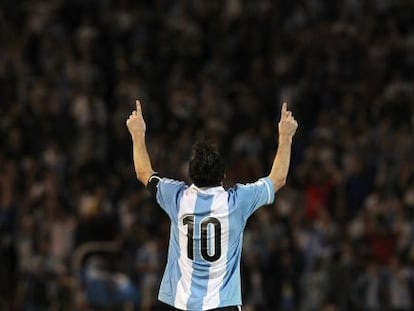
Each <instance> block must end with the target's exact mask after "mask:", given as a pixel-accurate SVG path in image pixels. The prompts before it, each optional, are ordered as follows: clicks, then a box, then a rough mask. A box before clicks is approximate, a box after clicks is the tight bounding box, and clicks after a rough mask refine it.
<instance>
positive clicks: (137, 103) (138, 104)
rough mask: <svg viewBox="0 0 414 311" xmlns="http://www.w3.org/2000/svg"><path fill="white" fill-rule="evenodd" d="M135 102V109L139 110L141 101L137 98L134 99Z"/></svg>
mask: <svg viewBox="0 0 414 311" xmlns="http://www.w3.org/2000/svg"><path fill="white" fill-rule="evenodd" d="M135 104H136V105H137V111H141V103H140V101H139V100H138V99H137V100H136V101H135Z"/></svg>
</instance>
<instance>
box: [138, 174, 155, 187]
mask: <svg viewBox="0 0 414 311" xmlns="http://www.w3.org/2000/svg"><path fill="white" fill-rule="evenodd" d="M135 174H136V177H137V179H138V180H139V181H140V182H141V183H142V184H143V185H144V186H145V187H146V186H147V184H148V179H149V178H150V177H151V175H152V172H146V171H145V172H140V171H136V172H135Z"/></svg>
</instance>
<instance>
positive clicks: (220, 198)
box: [203, 191, 229, 310]
mask: <svg viewBox="0 0 414 311" xmlns="http://www.w3.org/2000/svg"><path fill="white" fill-rule="evenodd" d="M227 199H228V193H227V192H226V191H220V192H218V193H216V194H215V195H214V199H213V202H212V205H211V214H210V216H212V217H215V218H217V219H219V221H220V223H221V230H222V231H221V257H220V259H218V260H217V261H216V262H214V263H211V265H210V271H209V275H210V278H209V280H208V285H207V293H206V296H205V297H204V299H203V309H204V310H208V309H215V308H217V307H218V306H219V304H220V289H221V284H222V282H223V278H224V275H225V274H226V264H227V249H228V242H229V231H228V230H229V218H228V217H229V206H228V202H227Z"/></svg>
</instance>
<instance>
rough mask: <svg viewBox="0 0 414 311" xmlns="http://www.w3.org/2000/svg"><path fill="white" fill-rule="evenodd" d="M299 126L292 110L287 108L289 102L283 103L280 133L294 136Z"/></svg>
mask: <svg viewBox="0 0 414 311" xmlns="http://www.w3.org/2000/svg"><path fill="white" fill-rule="evenodd" d="M297 128H298V122H297V121H296V120H295V118H294V117H293V115H292V112H291V111H289V110H287V104H286V103H283V105H282V112H281V114H280V121H279V135H280V136H286V137H288V138H292V137H293V135H295V133H296V129H297Z"/></svg>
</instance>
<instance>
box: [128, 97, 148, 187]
mask: <svg viewBox="0 0 414 311" xmlns="http://www.w3.org/2000/svg"><path fill="white" fill-rule="evenodd" d="M136 106H137V107H136V110H134V111H132V113H131V115H130V116H129V118H128V120H127V121H126V125H127V127H128V130H129V133H130V134H131V138H132V147H133V158H134V167H135V173H136V175H137V178H138V180H139V181H140V182H142V183H143V184H144V185H145V186H147V184H148V180H149V178H150V177H151V175H153V174H154V171H153V169H152V165H151V160H150V157H149V155H148V151H147V146H146V144H145V131H146V124H145V120H144V117H143V116H142V109H141V103H140V102H139V100H137V101H136Z"/></svg>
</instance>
